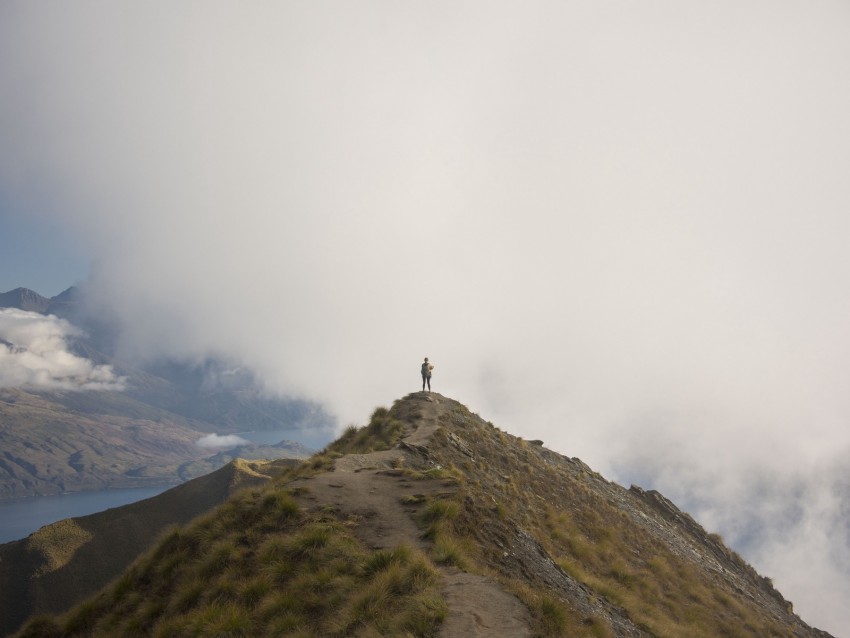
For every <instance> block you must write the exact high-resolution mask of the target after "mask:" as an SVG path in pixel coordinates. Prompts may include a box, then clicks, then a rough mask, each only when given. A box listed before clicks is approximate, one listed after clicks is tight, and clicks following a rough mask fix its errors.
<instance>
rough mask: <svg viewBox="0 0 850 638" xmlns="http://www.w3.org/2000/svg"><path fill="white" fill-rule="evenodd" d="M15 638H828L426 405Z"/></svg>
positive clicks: (717, 554) (417, 404) (718, 569)
mask: <svg viewBox="0 0 850 638" xmlns="http://www.w3.org/2000/svg"><path fill="white" fill-rule="evenodd" d="M63 632H64V633H63ZM21 635H22V636H57V635H69V636H77V635H79V636H90V635H152V636H184V635H186V636H188V635H232V636H262V635H274V636H302V637H303V636H317V637H318V636H322V637H326V636H375V635H391V636H405V635H410V636H439V637H441V638H461V637H464V638H466V637H468V636H510V637H521V636H571V637H572V636H597V637H598V636H635V637H637V636H682V637H685V636H687V637H688V638H699V637H706V638H708V637H712V638H714V637H716V636H775V637H789V638H790V637H805V636H820V637H826V636H828V634H826V633H824V632H820V631H818V630H816V629H813V628H811V627H809V626H808V625H806V624H805V623H804V622H803V621H802V620H801V619H800V618H798V617H797V616H796V615H794V613H793V612H792V610H791V605H790V603H788V602H787V601H785V600H784V598H783V597H782V596H781V594H779V592H777V591H776V590H775V589H774V588H773V586H772V585H771V583H770V581H769V580H767V579H765V578H763V577H761V576H759V575H758V574H757V573H756V572H755V571H754V570H753V569H752V568H751V567H750V566H749V565H747V564H746V563H745V562H744V561H743V560H742V559H741V558H740V557H739V556H737V555H736V554H735V553H734V552H732V551H730V550H729V549H727V548H726V547H725V546H724V545H723V543H722V541H721V539H719V537H716V536H711V535H709V534H707V533H706V532H705V531H704V530H703V529H702V528H701V527H700V526H699V525H698V524H697V523H696V522H695V521H693V520H692V519H691V518H690V517H689V516H687V514H684V513H683V512H680V511H679V510H678V509H677V508H676V507H675V506H674V505H672V504H671V503H670V502H669V501H667V500H666V499H664V497H663V496H661V495H660V494H657V493H654V492H645V491H643V490H641V489H639V488H636V487H633V488H631V489H625V488H623V487H620V486H619V485H616V484H613V483H610V482H609V481H606V480H605V479H604V478H602V477H601V476H599V475H598V474H596V473H595V472H593V471H592V470H591V469H590V468H588V467H587V466H586V465H584V464H583V463H582V462H581V461H579V460H577V459H570V458H567V457H564V456H561V455H559V454H556V453H554V452H552V451H550V450H547V449H546V448H545V447H544V446H543V445H542V443H540V442H528V441H523V440H521V439H517V438H516V437H513V436H511V435H510V434H507V433H505V432H502V431H500V430H499V429H498V428H496V427H494V426H493V425H492V424H490V423H487V422H485V421H484V420H482V419H481V418H480V417H478V416H477V415H474V414H472V413H470V412H469V410H467V409H466V408H465V407H463V406H462V405H461V404H459V403H457V402H455V401H453V400H451V399H447V398H445V397H442V396H440V395H437V394H426V393H416V394H413V395H410V396H408V397H406V398H405V399H403V400H400V401H397V402H396V403H395V404H394V406H393V407H392V409H390V410H386V409H383V408H379V409H378V410H376V411H375V413H374V414H373V416H372V420H371V422H370V424H369V425H368V426H367V427H366V428H362V429H359V430H358V429H350V430H349V431H347V432H346V433H345V434H344V435H343V436H342V437H341V438H340V439H339V440H338V441H336V442H335V443H334V444H332V445H331V446H329V447H328V448H327V449H326V450H325V451H324V452H323V453H321V454H319V455H316V456H314V457H313V458H312V459H310V460H309V461H307V462H305V463H304V464H302V465H300V466H299V467H298V468H296V469H294V470H290V471H287V472H285V473H283V474H282V475H281V476H279V477H278V478H277V479H275V480H274V481H273V482H272V483H271V484H268V485H266V486H264V487H261V488H254V489H251V490H248V491H246V492H244V493H242V494H241V495H238V496H236V497H235V498H233V499H231V500H230V501H229V502H228V503H227V504H225V505H224V506H222V507H221V508H219V509H218V510H217V511H216V512H215V513H213V514H211V515H209V516H207V517H205V518H204V519H202V520H200V521H197V522H195V523H193V524H192V525H189V526H187V527H185V528H183V529H181V530H175V531H173V532H172V533H171V534H170V535H169V536H168V537H167V538H166V539H165V540H164V541H163V542H162V543H161V544H160V545H159V546H158V548H157V549H156V550H155V551H153V552H152V553H151V554H149V555H148V556H146V557H145V558H143V559H141V560H140V561H138V562H137V563H136V564H135V565H134V566H133V567H132V568H131V569H130V570H129V571H128V572H126V573H125V574H124V575H123V576H122V577H121V578H120V579H119V580H118V581H117V582H116V584H115V585H114V586H112V587H111V588H109V589H107V590H105V591H103V592H102V593H101V594H100V595H98V596H97V597H96V598H94V599H92V600H90V601H88V602H86V603H84V604H83V605H81V606H80V607H78V608H77V609H75V610H73V611H72V612H70V613H69V614H68V615H67V616H65V617H63V618H61V619H54V618H40V619H37V620H35V621H33V622H32V623H31V624H30V625H29V626H28V627H27V628H26V629H25V631H24V632H23V633H22V634H21Z"/></svg>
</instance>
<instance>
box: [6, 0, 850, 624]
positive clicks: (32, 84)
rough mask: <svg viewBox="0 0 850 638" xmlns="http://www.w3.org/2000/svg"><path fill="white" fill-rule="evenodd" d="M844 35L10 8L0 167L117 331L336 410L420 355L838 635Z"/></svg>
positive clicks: (520, 6) (373, 397) (521, 428)
mask: <svg viewBox="0 0 850 638" xmlns="http://www.w3.org/2000/svg"><path fill="white" fill-rule="evenodd" d="M847 59H850V20H848V17H847V11H846V8H845V7H843V6H842V5H840V3H833V4H826V3H815V4H814V5H812V4H806V5H803V4H800V3H795V2H787V1H784V0H782V1H780V2H776V3H772V4H771V6H770V11H766V10H764V9H763V7H762V5H761V4H758V3H746V2H745V3H740V2H734V3H733V2H726V1H722V2H715V3H702V4H699V5H696V4H694V3H681V2H675V1H673V0H670V1H661V2H655V3H652V4H651V5H645V4H641V5H640V6H639V7H638V6H637V5H635V4H634V3H629V2H614V3H613V4H612V3H596V2H571V3H562V2H548V1H545V0H544V1H543V2H536V3H531V4H528V3H507V2H498V1H496V2H491V3H486V5H484V4H476V3H471V4H469V3H467V4H462V5H460V6H459V5H458V4H457V3H447V2H429V3H421V4H410V3H385V2H365V3H363V2H361V3H344V2H336V3H333V2H332V3H331V4H330V5H328V4H310V3H307V4H299V3H279V4H276V5H275V4H272V5H260V6H255V5H250V6H249V5H244V6H243V5H239V4H233V3H218V2H205V3H192V2H188V3H181V4H179V5H174V4H162V5H158V4H156V3H152V4H151V3H148V4H137V5H128V4H115V5H109V6H104V5H103V4H99V3H90V4H89V3H86V2H75V3H74V4H73V6H70V5H69V6H67V7H65V6H55V5H50V7H49V9H47V8H46V6H45V5H41V4H38V3H11V4H10V3H7V4H4V5H0V88H2V89H3V90H2V93H0V94H2V95H3V96H4V99H3V100H0V138H2V139H3V141H4V142H3V145H2V146H0V187H2V188H3V190H4V194H5V195H6V197H7V200H8V201H10V202H13V203H16V205H17V206H19V208H20V210H21V211H27V212H28V211H33V210H36V211H41V212H40V213H39V214H41V215H43V216H44V217H45V219H48V220H50V221H52V222H58V221H59V220H61V222H62V223H63V224H64V225H65V226H66V227H68V228H69V229H70V232H72V233H76V236H77V238H78V241H79V242H80V245H82V246H84V247H86V249H88V250H89V251H91V253H92V255H93V259H94V263H95V266H94V268H93V271H92V278H91V281H90V282H89V289H90V292H91V297H93V298H95V299H96V300H99V301H100V303H101V304H102V306H103V307H104V308H109V309H110V311H112V312H115V313H116V314H117V316H118V317H119V318H120V321H121V322H122V325H123V330H124V333H123V334H124V338H123V343H122V347H123V354H125V355H127V356H135V357H138V358H145V357H156V356H159V355H162V354H167V355H168V356H171V357H186V358H189V359H196V360H203V358H204V357H205V356H208V355H210V354H213V355H215V354H223V355H226V356H228V357H229V358H231V359H233V360H235V361H239V362H244V363H245V365H246V366H250V367H251V368H252V370H253V371H254V372H256V373H257V374H259V375H261V377H262V378H263V379H264V381H265V383H266V386H267V388H268V390H269V391H270V392H280V393H286V394H289V395H300V396H305V397H309V398H311V399H317V400H321V401H323V402H324V403H325V404H326V405H327V406H328V407H329V408H330V409H331V410H333V411H334V413H335V414H337V415H338V416H339V417H340V422H341V424H342V425H347V424H348V423H351V422H359V423H362V422H364V421H365V420H366V419H367V418H368V414H369V413H370V412H371V410H372V409H373V408H374V407H375V406H376V405H379V404H386V403H389V402H391V401H392V400H393V399H394V398H396V397H399V396H402V395H404V394H406V393H408V392H410V391H414V390H418V389H419V387H420V379H419V375H418V370H419V363H420V362H421V360H422V358H423V357H425V356H428V357H430V358H431V359H432V361H433V362H434V363H435V364H436V369H435V371H434V379H433V387H434V389H435V391H438V392H443V393H445V394H448V395H450V396H452V397H454V398H457V399H459V400H461V401H462V402H463V403H465V404H467V405H468V406H469V407H470V408H472V409H473V410H475V411H478V412H480V413H481V414H482V416H484V417H485V418H487V419H489V420H492V421H493V422H494V423H496V424H498V425H499V426H500V427H503V428H506V429H508V430H510V431H511V432H514V433H518V434H522V435H524V436H527V437H528V438H541V439H544V440H545V441H546V443H547V445H549V446H550V447H552V448H553V449H555V450H557V451H559V452H562V453H565V454H568V455H570V456H579V457H581V458H582V459H583V460H585V461H586V462H588V463H590V464H591V465H592V466H593V467H594V468H596V469H598V470H600V471H602V472H603V473H604V474H605V475H606V476H609V477H611V478H616V479H617V480H619V481H622V482H630V481H634V482H637V483H640V484H642V485H643V486H644V487H648V488H658V489H661V490H662V491H663V492H665V494H667V495H668V496H670V497H671V498H673V499H674V501H676V502H677V503H678V504H679V505H680V506H682V507H683V508H686V509H688V510H690V511H692V512H694V513H695V514H696V515H697V516H698V518H699V520H701V521H703V522H704V523H705V524H706V526H707V527H708V528H709V530H710V531H717V532H720V533H721V534H722V535H723V536H724V537H726V538H727V540H729V541H730V542H733V543H736V544H737V546H738V547H741V548H743V550H742V551H744V550H745V557H746V558H748V559H749V560H752V561H755V560H757V561H758V564H757V566H758V567H759V569H760V570H762V571H763V572H764V573H765V574H766V575H768V576H771V577H773V578H774V579H775V582H776V584H777V586H778V588H779V589H780V590H781V591H782V592H783V594H785V595H786V596H787V597H788V598H789V599H791V600H792V601H793V602H794V603H795V606H796V609H797V610H798V611H799V612H800V613H801V615H802V617H803V618H804V619H805V620H806V621H807V622H810V623H813V624H816V625H819V626H822V627H823V628H825V629H829V630H831V631H833V632H837V631H838V630H841V629H843V628H845V627H848V626H850V610H848V609H847V607H846V600H845V599H846V592H847V591H850V570H848V571H845V572H843V573H842V572H840V571H839V570H838V568H837V567H836V566H837V565H841V564H843V563H842V562H841V561H842V560H844V557H845V556H846V555H847V551H848V546H850V540H848V534H847V533H846V530H847V521H848V514H847V502H848V496H847V490H846V489H844V488H842V487H841V486H842V485H844V486H846V481H845V482H843V483H842V481H841V480H840V476H838V475H834V474H829V475H828V480H827V479H824V478H823V477H824V472H825V469H824V468H835V467H840V463H841V461H842V459H846V458H847V455H848V453H850V435H848V432H850V428H848V424H850V393H848V392H847V387H848V381H850V331H848V330H847V325H848V321H850V314H848V312H850V311H848V301H847V300H848V294H850V293H848V291H850V268H848V262H847V254H848V251H847V246H846V243H847V241H846V240H847V237H850V216H848V215H847V211H848V210H850V181H848V180H847V175H848V174H850V155H848V153H847V149H848V148H850V128H848V127H847V113H848V112H850V85H848V83H847V82H846V81H845V75H846V72H845V68H844V66H845V65H844V61H845V60H847ZM22 214H23V213H22ZM842 490H843V491H842ZM795 512H796V513H795ZM778 529H783V530H785V533H781V534H780V533H775V532H776V530H778ZM814 539H821V540H822V542H821V541H817V542H816V541H815V540H814ZM801 548H804V549H805V551H808V552H811V554H810V556H811V558H810V560H809V561H808V565H809V566H810V568H811V570H812V573H810V574H808V575H806V576H804V575H802V574H801V573H799V572H795V571H794V569H793V560H792V557H794V556H801V555H802V554H801V553H800V552H802V551H803V549H801ZM834 557H838V560H833V558H834ZM815 572H816V573H815ZM818 576H822V580H821V581H820V582H821V583H822V586H817V585H816V583H817V582H818V579H817V577H818ZM808 580H810V581H811V582H806V581H808ZM812 583H815V585H813V584H812Z"/></svg>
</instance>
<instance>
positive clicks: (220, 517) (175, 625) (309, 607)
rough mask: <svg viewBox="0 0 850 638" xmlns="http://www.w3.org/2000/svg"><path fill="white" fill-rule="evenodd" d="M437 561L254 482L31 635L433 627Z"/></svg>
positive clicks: (441, 607) (36, 624) (379, 631)
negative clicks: (365, 540) (366, 543)
mask: <svg viewBox="0 0 850 638" xmlns="http://www.w3.org/2000/svg"><path fill="white" fill-rule="evenodd" d="M438 581H439V575H438V572H437V570H436V568H435V567H434V566H433V564H432V563H431V561H430V560H429V559H428V558H427V557H425V556H424V555H423V554H421V552H418V551H416V550H413V549H411V548H409V547H407V546H399V547H397V548H395V549H393V550H386V551H369V550H367V549H366V548H364V547H363V546H362V544H360V543H359V542H358V541H357V540H356V539H355V537H354V536H353V535H352V534H351V532H350V531H349V530H348V529H347V528H346V526H345V525H344V524H343V523H341V522H339V521H337V520H336V519H335V518H333V517H332V516H327V517H324V516H311V515H308V514H306V513H305V512H303V511H301V510H299V508H298V506H297V505H296V503H295V502H294V501H293V500H292V499H291V498H290V496H289V494H288V493H286V491H285V490H282V489H281V488H263V489H253V490H250V491H247V492H244V493H242V494H240V495H238V496H237V497H234V498H233V499H231V500H230V501H228V502H227V503H226V504H225V505H223V506H222V507H221V508H219V509H218V510H217V511H216V512H215V513H213V514H210V515H207V516H205V517H203V518H201V519H199V520H198V521H196V522H195V523H193V524H192V525H190V526H189V527H187V528H184V529H173V530H172V531H170V532H169V533H168V534H167V535H166V536H165V537H164V538H163V540H162V541H161V542H160V544H159V545H158V547H157V548H156V549H155V550H154V551H153V552H151V553H150V554H148V555H147V556H145V557H144V558H142V559H140V560H139V561H137V562H136V563H135V564H134V565H133V566H132V567H131V568H130V569H129V570H128V571H127V572H125V574H124V575H123V576H122V577H121V578H119V579H118V580H117V581H116V582H115V583H113V584H112V586H110V587H109V588H107V589H106V590H104V591H103V592H102V593H101V594H99V595H98V596H97V597H95V598H93V599H91V600H89V601H87V602H85V603H83V604H81V605H79V606H78V607H76V608H75V609H74V610H72V611H71V612H69V613H68V614H66V615H65V616H64V617H62V618H60V619H54V618H49V617H41V618H37V619H35V620H33V621H32V622H30V624H29V625H28V626H27V627H25V628H24V630H23V631H22V633H21V634H20V636H22V637H26V638H59V637H60V636H62V637H65V636H67V637H72V636H103V637H106V636H110V637H111V636H123V637H132V636H159V637H162V638H165V637H168V638H179V637H181V636H186V637H189V636H231V637H236V636H246V637H247V636H250V637H255V636H292V637H298V638H309V637H317V638H318V637H322V638H326V637H327V638H333V637H334V636H340V637H341V636H364V637H366V636H379V635H390V636H423V637H427V636H434V635H435V633H436V629H437V627H438V626H439V624H440V622H441V621H442V619H443V617H444V615H445V604H444V602H443V600H442V598H441V597H440V594H439V588H438Z"/></svg>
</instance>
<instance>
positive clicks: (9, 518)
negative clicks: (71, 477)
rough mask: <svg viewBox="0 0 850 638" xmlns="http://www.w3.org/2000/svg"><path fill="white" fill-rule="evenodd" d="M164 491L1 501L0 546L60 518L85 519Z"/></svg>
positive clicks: (147, 489)
mask: <svg viewBox="0 0 850 638" xmlns="http://www.w3.org/2000/svg"><path fill="white" fill-rule="evenodd" d="M167 489H169V488H167V487H138V488H131V489H125V490H99V491H96V492H75V493H73V494H59V495H57V496H33V497H30V498H15V499H11V500H6V499H4V500H0V543H8V542H9V541H14V540H18V539H19V538H26V537H27V536H29V535H30V534H32V533H33V532H34V531H36V530H37V529H38V528H40V527H43V526H45V525H48V524H49V523H55V522H56V521H61V520H62V519H63V518H72V517H74V516H85V515H86V514H94V513H96V512H102V511H103V510H107V509H109V508H110V507H119V506H121V505H127V504H128V503H135V502H136V501H141V500H144V499H146V498H150V497H151V496H156V495H157V494H160V493H162V492H164V491H165V490H167Z"/></svg>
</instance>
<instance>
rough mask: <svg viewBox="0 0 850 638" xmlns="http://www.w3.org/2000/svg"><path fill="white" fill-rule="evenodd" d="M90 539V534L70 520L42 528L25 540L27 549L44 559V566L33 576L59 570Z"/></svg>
mask: <svg viewBox="0 0 850 638" xmlns="http://www.w3.org/2000/svg"><path fill="white" fill-rule="evenodd" d="M91 539H92V535H91V532H88V531H87V530H85V529H83V528H82V527H80V526H79V524H77V522H76V521H74V520H72V519H66V520H64V521H59V522H57V523H53V524H52V525H46V526H45V527H42V528H41V529H39V530H38V531H37V532H35V533H33V534H32V535H31V536H30V537H29V539H28V540H27V549H29V550H30V551H33V552H37V553H38V554H41V555H42V556H43V557H44V565H43V566H42V567H41V568H39V570H38V571H36V573H35V575H36V576H42V575H44V574H48V573H50V572H53V571H56V570H57V569H60V568H61V567H62V566H63V565H65V564H66V563H67V562H68V561H69V560H71V558H73V556H74V553H75V552H76V551H77V550H78V549H79V548H80V547H82V546H83V545H85V544H86V543H87V542H89V541H90V540H91Z"/></svg>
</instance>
